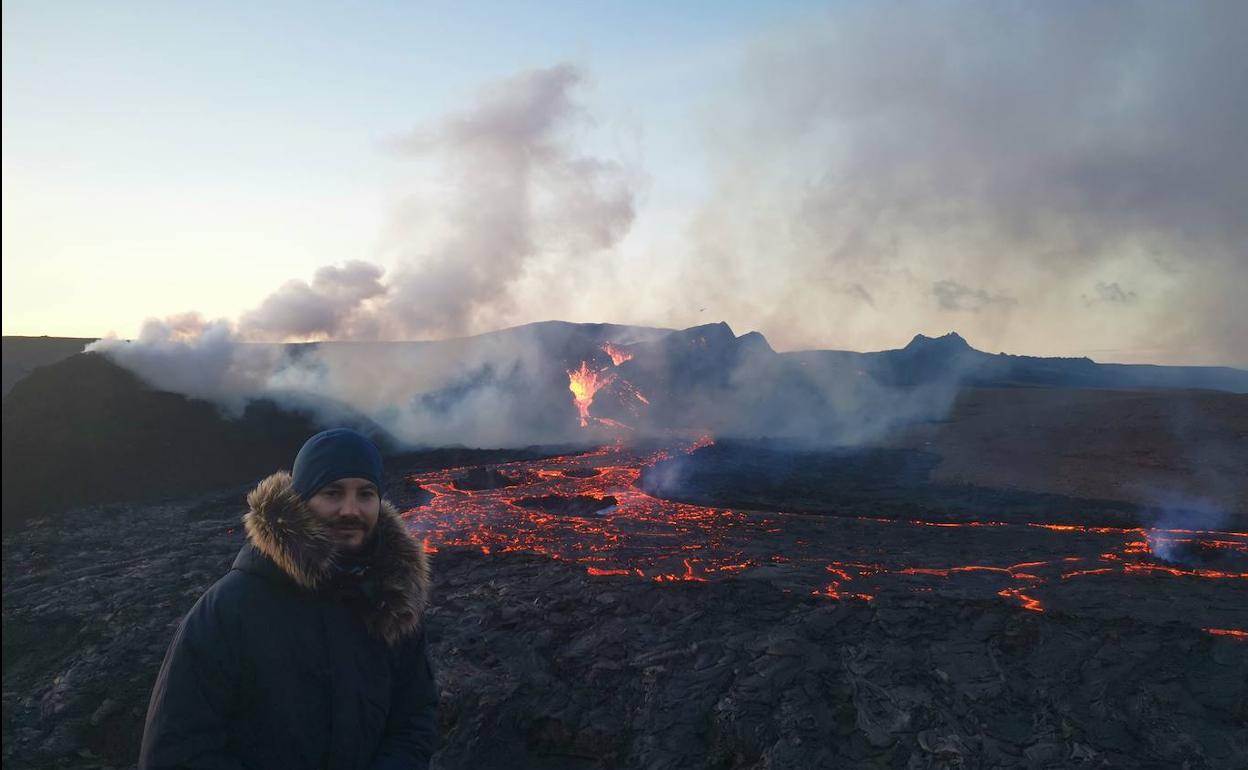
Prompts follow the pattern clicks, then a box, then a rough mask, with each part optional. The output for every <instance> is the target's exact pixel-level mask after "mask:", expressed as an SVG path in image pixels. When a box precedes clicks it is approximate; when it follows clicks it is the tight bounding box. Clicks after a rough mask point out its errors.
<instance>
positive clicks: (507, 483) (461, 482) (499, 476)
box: [451, 467, 520, 492]
mask: <svg viewBox="0 0 1248 770" xmlns="http://www.w3.org/2000/svg"><path fill="white" fill-rule="evenodd" d="M518 483H520V482H519V479H517V478H515V477H513V476H508V475H507V474H506V473H503V472H502V471H500V470H496V469H494V468H484V467H479V468H471V469H469V470H468V472H466V473H464V474H461V475H459V476H456V477H455V478H454V480H452V481H451V486H453V487H455V488H456V489H462V490H464V491H466V492H479V491H481V490H486V489H502V488H503V487H511V486H515V485H516V484H518Z"/></svg>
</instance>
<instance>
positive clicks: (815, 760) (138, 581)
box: [3, 491, 1248, 770]
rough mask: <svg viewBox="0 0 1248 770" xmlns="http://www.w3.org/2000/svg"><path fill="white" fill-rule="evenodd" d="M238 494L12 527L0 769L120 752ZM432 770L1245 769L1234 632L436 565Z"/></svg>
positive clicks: (1242, 678)
mask: <svg viewBox="0 0 1248 770" xmlns="http://www.w3.org/2000/svg"><path fill="white" fill-rule="evenodd" d="M242 506H243V503H242V493H241V491H239V492H232V493H230V494H229V495H224V496H218V497H202V498H195V499H192V500H186V501H180V502H169V503H164V504H159V505H147V506H108V507H95V508H85V509H80V510H78V511H76V512H74V513H72V514H69V515H66V516H63V517H61V518H58V519H56V520H55V521H52V520H47V521H36V522H34V523H33V524H32V525H31V526H29V527H27V528H26V529H24V530H22V531H21V532H18V533H15V534H13V535H12V536H10V537H6V539H5V542H4V561H3V564H4V574H3V578H4V579H3V586H4V587H3V598H4V682H3V709H4V725H3V738H4V748H3V759H4V766H5V767H6V768H10V767H11V768H74V769H76V770H88V768H96V769H99V768H126V767H132V766H133V764H134V762H135V759H136V756H137V751H138V744H139V738H140V735H141V731H142V725H143V717H144V714H145V711H146V708H147V699H148V696H149V694H150V691H151V686H152V684H153V682H154V680H155V677H156V672H157V669H158V667H159V665H160V661H161V658H162V657H163V655H164V652H165V649H166V647H167V645H168V644H169V641H170V640H171V638H172V636H173V633H174V629H175V627H176V625H177V623H178V621H179V620H180V619H181V617H182V615H183V614H184V613H185V612H186V611H187V610H188V609H189V608H190V606H191V604H192V603H193V602H194V601H195V599H196V598H197V597H198V596H199V594H200V593H202V592H203V591H204V590H205V589H207V588H208V586H209V585H211V584H212V583H213V582H214V581H215V580H216V579H218V578H219V577H220V576H221V575H223V574H224V573H225V571H226V570H227V569H228V568H229V565H230V563H231V562H232V560H233V558H234V556H235V554H236V553H237V551H238V549H239V548H240V547H241V545H242V544H243V534H242V529H241V526H240V524H239V516H240V513H241V511H242ZM433 566H434V576H435V594H434V605H433V607H432V608H431V610H430V612H429V614H428V616H427V619H426V622H427V624H428V628H429V633H430V643H431V648H430V653H431V656H432V659H433V663H434V667H435V671H436V674H437V677H438V682H439V686H440V689H441V704H440V712H439V721H440V726H441V748H440V750H439V752H438V754H437V755H436V756H435V760H434V766H435V767H437V768H447V769H449V768H460V767H479V768H492V767H499V768H587V769H588V768H655V769H659V768H671V769H675V768H708V767H709V768H725V769H726V768H776V769H779V768H793V769H794V770H797V769H798V768H802V769H805V768H906V769H917V768H997V767H999V768H1070V767H1089V768H1094V767H1095V768H1181V767H1187V768H1236V767H1244V766H1245V758H1248V676H1246V674H1245V672H1248V644H1246V643H1244V642H1240V641H1237V640H1235V639H1231V638H1221V637H1214V636H1210V635H1207V634H1203V633H1201V632H1200V631H1199V630H1198V629H1193V628H1191V627H1188V626H1186V625H1183V624H1178V623H1150V622H1145V621H1143V620H1140V619H1134V618H1130V617H1122V618H1105V617H1083V616H1074V615H1067V614H1063V613H1062V612H1048V613H1043V614H1041V613H1035V612H1027V611H1025V610H1023V609H1021V608H1019V607H1017V606H1015V605H1013V604H1011V603H1010V602H1007V601H1005V600H995V599H994V600H987V599H972V598H958V597H950V596H946V595H940V594H935V593H933V594H914V595H911V596H904V597H896V598H893V599H891V600H890V601H888V602H886V603H884V602H870V603H868V602H862V601H857V600H847V601H835V600H829V599H825V598H821V597H813V596H809V595H805V594H799V593H795V592H788V591H786V590H784V589H783V588H782V587H780V586H779V585H776V584H773V583H772V582H770V581H768V580H763V579H751V580H745V579H727V580H723V581H718V582H705V583H703V582H687V583H686V582H676V583H656V582H653V581H645V580H640V579H637V578H634V577H628V576H591V575H588V574H586V571H585V570H584V569H583V568H581V567H578V566H576V565H574V564H569V563H566V562H563V561H560V560H555V559H550V558H546V557H541V556H535V555H530V554H525V553H506V554H494V555H488V556H487V555H484V554H482V553H481V552H480V551H479V550H475V549H467V548H455V549H443V550H440V551H439V552H438V553H436V554H435V555H434V556H433Z"/></svg>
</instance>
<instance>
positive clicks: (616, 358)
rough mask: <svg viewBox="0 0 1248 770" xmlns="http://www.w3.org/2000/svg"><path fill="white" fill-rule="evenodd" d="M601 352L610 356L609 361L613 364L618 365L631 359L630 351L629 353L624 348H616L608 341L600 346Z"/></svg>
mask: <svg viewBox="0 0 1248 770" xmlns="http://www.w3.org/2000/svg"><path fill="white" fill-rule="evenodd" d="M602 352H603V353H606V354H607V355H609V356H611V363H612V364H614V365H615V366H619V365H620V364H622V363H624V362H625V361H629V360H631V359H632V357H633V354H632V353H629V352H628V351H627V350H624V349H622V348H617V347H616V346H615V345H612V344H611V343H610V342H608V343H606V344H605V345H603V346H602Z"/></svg>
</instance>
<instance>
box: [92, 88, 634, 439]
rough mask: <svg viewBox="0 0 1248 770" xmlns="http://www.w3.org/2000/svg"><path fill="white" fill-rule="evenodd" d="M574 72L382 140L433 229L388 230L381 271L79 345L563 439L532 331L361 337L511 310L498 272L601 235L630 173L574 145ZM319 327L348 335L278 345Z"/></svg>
mask: <svg viewBox="0 0 1248 770" xmlns="http://www.w3.org/2000/svg"><path fill="white" fill-rule="evenodd" d="M583 79H584V78H583V74H582V73H581V71H580V70H579V69H578V68H576V67H574V66H572V65H569V64H560V65H557V66H554V67H550V68H545V69H536V70H532V71H529V72H524V73H521V74H519V75H516V76H514V77H512V78H508V79H506V80H503V81H501V82H498V83H496V84H494V85H492V86H490V87H488V88H486V89H485V90H484V91H483V92H482V94H481V95H480V97H479V98H478V100H477V101H476V103H475V104H474V105H472V106H471V107H469V108H468V109H466V110H464V111H462V112H460V113H458V114H455V115H452V116H450V117H448V118H446V119H445V120H444V121H442V122H441V123H440V124H438V125H435V126H431V127H425V128H422V129H419V130H416V131H413V132H411V133H409V134H408V135H406V136H404V137H401V138H400V139H399V140H397V141H396V142H394V145H395V147H396V148H397V149H398V151H399V153H400V155H402V156H404V157H407V158H412V159H415V160H419V161H422V162H425V163H426V165H431V166H432V167H434V168H435V169H437V171H438V172H439V174H440V176H439V183H440V184H441V188H440V195H439V196H438V200H439V201H440V203H439V204H438V205H436V206H434V207H433V208H434V211H433V212H432V215H433V217H434V218H436V219H438V220H439V222H440V225H441V226H440V227H438V228H433V231H434V232H436V233H437V236H436V237H434V238H433V239H432V240H430V239H429V237H428V236H427V235H426V236H425V237H423V238H418V237H416V236H415V235H413V234H412V233H411V232H408V231H409V230H411V229H412V228H402V227H400V228H398V230H399V231H400V232H403V233H405V237H404V238H402V239H401V240H400V241H399V242H398V243H397V244H394V245H393V250H394V251H395V252H397V259H396V264H395V266H394V267H393V269H392V270H390V271H388V272H387V271H386V270H384V269H383V268H382V267H381V266H379V265H376V264H372V263H369V262H364V261H360V260H352V261H348V262H346V263H345V264H343V265H341V266H333V265H331V266H326V267H323V268H321V269H320V270H318V271H317V272H316V274H315V276H314V277H313V278H312V280H311V282H307V281H303V280H291V281H289V282H287V283H286V284H284V285H282V286H281V287H279V288H278V289H277V291H275V292H274V293H273V294H271V295H270V296H269V297H267V298H266V299H264V300H263V301H262V302H261V303H260V304H259V306H257V307H256V308H254V309H252V310H250V311H248V312H245V313H244V314H243V315H242V316H241V318H240V319H239V321H238V322H237V324H235V323H232V322H230V321H228V320H224V319H220V320H214V321H205V320H204V319H202V318H201V317H199V316H198V315H196V314H187V315H184V316H178V317H173V318H167V319H163V320H160V319H152V320H149V321H148V322H147V323H146V324H145V325H144V327H143V330H142V333H141V334H140V336H139V338H138V339H137V340H135V341H134V342H124V341H121V340H116V339H108V340H101V341H100V342H97V343H95V344H94V345H92V346H90V348H89V350H93V351H96V352H101V353H104V354H106V355H108V356H109V357H111V358H112V359H113V360H115V361H116V362H118V363H119V364H121V365H123V366H125V367H127V368H129V369H131V370H132V371H134V372H136V373H137V374H138V375H139V376H140V377H142V378H143V379H144V380H145V381H146V382H148V383H150V384H152V385H153V386H155V387H158V388H161V389H163V390H169V391H174V392H178V393H184V394H186V395H190V396H194V397H198V398H204V399H209V400H213V401H216V402H217V403H219V404H221V405H222V406H223V408H224V409H225V410H226V411H227V412H229V413H231V414H238V413H239V412H240V411H241V409H242V408H243V406H245V404H246V403H247V402H248V401H250V400H254V399H260V398H271V399H274V400H277V401H278V402H279V403H283V404H291V403H292V402H294V403H300V404H301V405H302V406H303V407H304V408H311V409H314V410H315V409H320V410H322V411H324V410H327V409H328V410H330V411H333V412H334V413H335V414H336V415H341V405H345V407H347V408H349V409H351V410H355V411H356V412H357V413H358V414H357V417H358V418H362V419H372V420H374V421H377V422H379V423H380V424H383V425H385V427H386V428H387V429H388V430H389V431H390V432H392V433H393V434H394V435H395V437H396V438H398V439H399V440H401V441H405V442H407V443H412V444H433V443H453V444H465V443H466V444H473V445H480V446H503V445H519V444H526V443H532V442H537V441H547V442H549V441H560V440H568V439H570V438H572V437H573V436H574V434H573V433H571V432H570V431H569V430H568V426H567V425H565V424H564V421H562V420H560V419H559V415H561V414H562V413H563V411H564V409H565V408H566V404H565V403H564V402H565V401H566V395H567V394H566V384H564V385H563V386H562V387H560V386H559V382H558V380H559V379H560V378H562V377H563V376H564V375H563V374H562V371H561V370H560V369H559V368H558V367H560V366H562V365H563V362H560V361H553V362H552V360H551V359H550V356H549V352H548V351H547V350H545V349H544V348H543V347H542V345H541V344H540V341H539V340H537V339H536V338H534V337H532V336H529V337H526V336H525V335H523V334H521V335H512V336H510V337H508V338H506V339H503V338H490V337H488V336H487V337H486V338H478V339H475V340H471V341H465V342H463V343H455V342H451V343H448V344H443V345H440V346H437V345H423V344H421V343H412V344H408V345H398V346H390V347H386V348H385V349H384V354H383V353H382V352H381V351H382V349H381V348H377V347H375V346H370V345H368V344H366V341H368V340H379V339H413V338H421V337H448V336H453V335H458V334H469V333H477V332H483V331H489V330H492V329H494V328H497V327H498V326H501V325H505V324H506V323H507V322H508V321H509V320H510V319H511V318H512V314H513V313H515V312H516V302H515V299H514V297H513V296H512V293H513V289H514V284H515V283H516V282H517V281H518V280H520V279H521V278H522V277H524V276H525V275H526V273H529V272H532V271H543V270H544V271H550V270H556V271H565V272H570V273H571V272H576V271H577V270H578V269H579V266H580V265H583V264H585V263H589V264H591V265H592V263H593V258H594V257H595V255H601V254H605V253H609V252H610V251H611V250H613V249H614V248H615V246H616V245H617V244H618V242H619V241H620V239H621V238H622V237H623V236H624V235H625V234H626V233H627V232H628V230H629V228H630V226H631V224H632V221H633V218H634V204H633V189H632V185H633V181H634V180H633V175H631V174H630V173H629V172H628V170H627V169H626V168H625V167H624V166H622V165H621V164H619V163H616V162H614V161H611V160H608V159H604V158H598V157H594V156H592V155H588V154H585V153H582V152H580V151H578V150H577V148H576V141H575V140H576V136H575V128H576V127H577V125H578V122H579V119H580V118H581V117H582V113H581V109H580V107H579V106H578V104H577V101H576V99H575V92H576V90H577V88H578V87H579V86H580V84H581V83H582V81H583ZM403 213H404V214H407V213H410V212H403ZM427 213H429V212H424V214H427ZM422 216H423V214H422ZM415 229H416V230H419V229H420V228H415ZM427 230H428V229H426V231H427ZM422 232H423V231H422ZM526 320H527V319H526ZM327 339H336V340H357V341H360V342H357V343H354V344H353V345H349V346H332V345H327V346H316V345H313V346H290V345H284V344H277V343H284V342H289V341H294V340H311V341H315V340H327ZM611 339H614V340H615V341H631V340H630V339H629V338H628V335H627V334H626V335H624V336H622V337H618V338H611ZM603 341H606V340H605V339H604V340H603ZM263 343H274V344H263ZM552 367H553V368H552ZM554 372H558V374H557V375H556V374H553V373H554ZM552 383H553V385H554V387H552ZM561 391H563V392H561ZM335 404H336V405H340V406H337V407H335V406H331V405H335Z"/></svg>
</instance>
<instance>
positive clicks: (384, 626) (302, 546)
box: [243, 471, 430, 647]
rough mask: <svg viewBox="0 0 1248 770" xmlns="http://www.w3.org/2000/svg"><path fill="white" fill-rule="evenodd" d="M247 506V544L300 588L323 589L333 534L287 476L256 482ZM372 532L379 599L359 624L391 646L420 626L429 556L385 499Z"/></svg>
mask: <svg viewBox="0 0 1248 770" xmlns="http://www.w3.org/2000/svg"><path fill="white" fill-rule="evenodd" d="M247 505H248V508H249V510H248V511H247V514H246V515H245V516H243V526H244V528H245V529H246V530H247V538H248V539H249V540H250V541H251V544H252V545H253V546H255V547H256V549H257V550H258V551H260V553H262V554H264V555H265V556H267V557H269V558H270V559H272V560H273V562H274V563H275V564H276V565H277V566H278V568H279V569H281V570H282V572H284V573H286V574H287V575H288V576H290V579H291V580H293V581H295V583H297V584H298V585H299V586H300V587H302V588H306V589H308V590H311V591H316V590H319V589H321V588H323V587H324V586H325V585H326V584H327V582H328V581H329V578H330V577H331V576H332V575H333V569H334V557H335V548H334V540H333V536H332V535H331V534H330V531H329V528H328V527H327V526H325V525H324V524H322V523H321V522H320V521H319V520H318V519H317V518H316V517H315V516H314V515H313V514H312V511H311V510H309V509H308V506H307V504H306V503H305V502H304V501H303V498H301V497H299V495H298V494H297V493H296V492H295V490H294V487H293V486H292V485H291V478H290V474H289V473H287V472H286V471H279V472H277V473H274V474H273V475H272V476H269V477H268V478H266V479H264V480H263V481H261V482H260V483H259V484H257V485H256V488H255V489H253V490H252V491H251V492H250V493H249V494H248V495H247ZM377 528H378V531H377V535H379V536H380V538H381V539H380V541H379V542H378V543H377V548H376V551H375V552H374V554H373V561H372V565H371V568H372V570H373V571H374V573H375V574H376V575H377V578H378V586H379V588H380V596H379V597H378V600H377V604H376V605H375V606H374V607H373V608H372V609H371V610H370V611H369V612H368V613H367V614H366V616H365V618H364V621H365V624H366V625H367V626H368V632H369V635H370V636H372V637H373V638H375V639H380V640H382V641H384V642H385V643H386V644H387V645H389V646H391V647H393V646H394V645H396V644H397V643H398V642H399V641H401V640H402V639H404V638H406V637H407V636H410V635H411V634H412V633H414V632H415V631H416V629H417V628H419V626H420V622H421V618H422V616H423V615H424V612H425V608H426V607H427V606H428V605H429V585H430V578H429V557H428V556H427V555H426V554H425V548H424V546H423V545H421V544H420V543H419V542H418V541H417V540H415V539H413V538H412V536H411V535H410V534H409V533H408V531H407V527H406V526H405V525H404V523H403V519H402V518H401V517H400V516H399V512H398V510H397V509H395V507H394V506H393V505H391V504H390V502H389V501H386V500H383V501H382V502H381V513H380V514H379V515H378V517H377Z"/></svg>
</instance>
